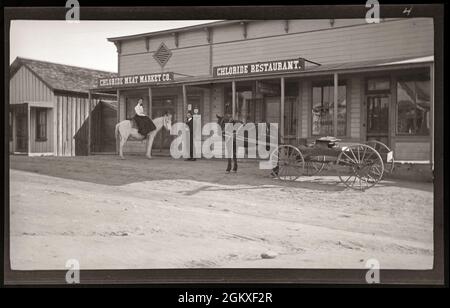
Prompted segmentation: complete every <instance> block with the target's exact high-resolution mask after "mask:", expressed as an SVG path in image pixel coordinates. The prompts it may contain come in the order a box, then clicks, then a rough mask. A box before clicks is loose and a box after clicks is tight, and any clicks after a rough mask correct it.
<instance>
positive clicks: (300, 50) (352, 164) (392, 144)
mask: <svg viewBox="0 0 450 308" xmlns="http://www.w3.org/2000/svg"><path fill="white" fill-rule="evenodd" d="M380 6H381V14H380ZM419 7H420V5H419ZM419 7H417V5H402V6H399V7H397V9H396V10H391V11H387V12H389V14H386V15H383V4H379V3H378V1H370V0H369V1H367V3H366V2H365V1H362V2H361V5H359V8H358V10H357V12H361V14H355V15H354V16H348V17H345V16H344V15H343V14H342V13H343V12H344V13H345V9H346V7H345V6H344V5H342V6H341V5H336V6H335V7H334V8H333V10H335V11H336V14H335V15H336V16H337V17H336V18H330V17H329V16H333V14H330V13H329V12H328V13H327V12H324V11H323V8H321V7H320V6H316V7H313V8H311V9H312V10H313V11H314V12H315V13H314V14H311V15H306V14H298V16H299V17H298V18H295V14H287V16H288V17H287V18H285V17H284V15H282V16H278V15H276V14H274V15H273V17H270V18H268V16H270V11H271V8H270V7H265V8H264V7H262V8H259V11H255V14H254V15H252V10H251V8H248V10H247V11H245V12H246V14H244V15H246V16H248V17H247V18H239V16H242V15H243V14H240V15H239V14H236V16H237V17H236V18H232V16H228V17H227V18H221V17H220V16H222V15H220V14H210V15H207V14H203V15H201V16H200V15H195V14H194V13H193V14H192V17H191V15H189V14H188V16H187V18H189V19H185V18H183V17H182V16H183V14H182V11H183V8H171V9H170V10H172V11H175V12H177V14H174V16H177V18H169V17H168V16H169V15H167V14H166V15H164V18H160V16H158V17H156V18H153V19H152V18H151V16H152V12H155V11H157V8H154V9H152V8H150V7H147V8H146V9H147V10H143V11H142V12H141V13H136V14H138V15H136V18H133V16H134V15H132V14H131V13H130V12H136V10H129V11H128V13H125V11H121V8H115V9H114V8H104V12H105V16H101V14H98V15H99V16H98V18H93V17H92V16H93V15H92V14H90V15H88V13H86V15H84V14H83V13H84V12H90V11H89V10H90V8H89V7H87V8H83V3H82V1H79V2H78V1H70V0H69V1H67V3H66V6H65V7H64V6H63V5H61V7H60V8H57V9H56V8H55V9H54V10H53V9H52V8H47V11H46V10H45V9H42V8H31V7H30V8H22V10H21V11H19V12H16V11H14V8H11V10H10V11H9V15H8V18H6V19H5V23H8V24H7V27H5V29H7V31H8V33H6V34H5V35H7V36H8V41H7V42H8V44H7V45H5V49H7V50H6V51H7V52H6V51H5V55H7V57H6V58H5V63H6V64H9V67H8V66H7V65H6V66H5V102H6V104H5V107H4V108H5V113H7V114H8V118H7V119H8V120H9V123H8V124H6V127H5V130H6V132H7V134H6V136H5V138H9V144H8V143H7V142H5V143H6V144H7V146H8V149H6V151H8V152H6V153H5V154H6V155H5V156H6V158H5V159H6V163H7V170H6V172H7V181H8V188H7V189H8V194H9V196H8V201H7V203H8V206H7V208H6V211H5V219H6V227H7V228H6V229H5V232H6V235H7V236H6V237H7V238H8V240H7V243H5V267H7V268H8V269H7V270H8V271H9V272H10V274H11V276H10V277H14V273H19V274H18V275H19V276H20V273H30V276H27V277H31V278H27V279H26V280H23V281H34V280H33V277H35V276H33V275H37V276H36V277H38V276H39V272H41V273H42V272H44V273H46V272H48V273H59V274H58V279H56V280H58V281H60V282H61V281H62V282H61V283H64V281H65V282H66V283H67V284H71V283H83V271H92V272H95V271H98V270H108V271H109V270H110V271H115V270H167V271H168V272H170V271H171V270H198V269H202V270H211V271H212V272H213V271H214V270H217V269H221V270H224V271H226V273H230V274H227V275H230V276H232V275H233V273H239V270H240V269H241V270H243V269H246V270H255V271H258V270H264V269H266V270H267V269H273V270H280V271H283V270H285V271H290V270H313V271H314V270H342V271H346V270H350V271H352V270H353V271H355V270H356V271H357V273H360V274H358V275H353V277H357V280H358V279H359V280H358V281H359V283H362V284H371V283H380V281H381V283H383V278H384V277H383V271H385V270H386V271H388V272H389V271H392V272H390V275H389V277H391V278H390V279H391V281H392V280H396V279H395V277H396V276H395V272H396V271H407V272H408V271H411V273H409V274H411V276H408V277H412V281H417V279H420V277H422V276H421V273H422V272H424V273H427V272H428V273H430V272H432V273H434V274H436V270H439V271H442V272H443V269H442V264H441V262H442V256H440V254H442V253H443V241H442V238H443V229H442V228H443V227H442V224H443V204H441V202H442V199H441V198H440V197H439V199H438V201H439V205H437V202H436V192H437V191H436V168H442V162H441V161H440V160H441V159H442V157H443V156H442V155H443V154H442V153H441V152H437V150H436V149H437V148H436V141H435V140H437V138H440V136H441V134H442V132H441V131H438V129H436V125H435V123H436V122H437V121H438V120H437V119H436V118H437V117H440V116H441V115H440V114H438V113H437V112H436V110H441V111H442V103H443V101H442V100H441V99H442V94H441V93H440V92H439V97H440V98H441V99H437V96H436V93H437V89H438V88H437V84H438V82H437V81H436V70H437V69H438V70H442V68H441V67H438V68H437V67H436V66H435V61H436V59H435V57H436V54H437V53H440V52H441V48H442V45H443V42H442V41H440V40H441V39H442V40H443V37H441V38H439V41H437V40H436V38H437V35H436V31H437V30H436V29H437V28H439V27H442V25H441V24H440V22H441V21H442V19H440V20H439V22H437V21H436V19H435V18H433V16H421V14H420V13H421V12H422V11H421V10H420V9H419ZM231 8H232V7H231ZM294 8H295V9H296V10H298V12H302V7H294ZM294 8H291V9H294ZM438 8H439V6H438ZM84 9H86V11H84ZM122 9H123V10H125V8H122ZM211 9H214V10H215V11H214V12H218V13H220V12H221V8H220V7H217V8H211ZM235 9H236V10H239V8H238V7H235ZM284 9H288V10H290V8H284ZM435 9H436V8H435ZM39 10H43V13H42V14H43V15H42V18H40V17H39V18H35V17H36V16H40V15H39ZM152 10H153V11H152ZM5 11H7V9H5ZM434 11H436V10H434ZM33 12H34V13H33ZM46 12H47V13H49V12H58V13H57V14H56V13H55V14H56V15H57V17H56V19H55V18H52V17H49V18H47V17H46V15H45V14H46ZM145 12H148V13H149V15H148V16H149V17H148V18H145V17H143V16H145V15H143V14H145ZM187 12H188V13H189V12H191V11H190V10H189V9H187ZM208 12H209V11H208ZM258 12H259V13H258ZM261 12H264V13H265V15H264V16H265V17H262V18H261V17H260V16H261ZM303 12H304V11H303ZM16 13H17V14H18V15H15V14H16ZM24 13H31V18H21V17H20V16H22V15H21V14H24ZM109 13H111V14H112V15H108V14H109ZM55 14H53V15H52V16H55ZM121 14H122V15H121ZM139 14H140V15H139ZM119 15H120V16H122V18H117V17H118V16H119ZM33 16H35V17H34V18H33ZM49 16H50V15H49ZM85 16H89V17H88V18H86V19H85ZM208 16H211V17H209V18H208ZM308 16H309V17H308ZM340 16H344V17H340ZM390 16H392V17H390ZM218 17H219V18H218ZM439 29H441V30H442V28H439ZM439 61H441V59H440V60H439ZM441 63H442V62H441ZM440 74H442V72H441V73H440ZM439 76H441V75H439ZM439 78H441V77H439ZM439 81H440V82H441V81H442V80H441V79H439ZM439 89H441V88H439ZM439 91H440V90H439ZM5 118H6V115H5ZM439 121H440V120H439ZM439 149H440V150H439V151H442V145H439ZM435 158H436V160H439V161H440V162H436V165H435ZM439 174H441V175H442V172H441V171H439ZM440 181H442V179H440ZM440 193H442V191H440ZM436 211H437V212H436ZM436 219H438V220H436ZM436 224H438V225H439V226H438V227H436ZM436 236H437V237H436ZM441 241H442V242H441ZM6 253H7V254H6ZM437 255H439V256H438V257H437V259H436V256H437ZM5 270H6V269H5ZM233 271H236V272H233ZM188 273H189V272H188ZM251 273H253V272H251ZM282 273H284V272H282ZM326 273H327V272H326V271H325V272H324V273H322V274H321V276H320V277H322V278H323V281H324V282H325V281H328V282H329V281H335V282H336V281H337V279H338V278H333V279H334V280H330V279H328V278H329V277H328V276H327V275H328V274H326ZM329 273H330V277H332V276H333V275H335V274H333V273H331V272H329ZM352 273H355V272H352ZM441 274H442V273H441ZM52 275H53V274H52ZM290 275H291V276H289V277H290V278H289V279H292V280H296V281H299V280H298V279H297V278H295V277H294V275H295V272H291V274H290ZM308 275H309V274H308ZM244 276H245V275H244ZM250 276H251V275H250ZM250 276H248V277H250ZM262 276H264V275H262ZM224 277H229V276H224ZM255 277H256V276H255ZM286 277H287V276H286ZM298 277H301V276H300V275H299V276H298ZM308 277H309V276H308ZM333 277H334V276H333ZM392 277H394V278H392ZM423 277H425V276H423ZM433 277H436V276H433ZM438 277H443V274H442V276H439V275H438ZM149 279H150V280H151V278H149ZM161 279H162V280H164V279H163V278H161ZM233 279H234V278H233ZM245 279H246V277H242V281H245ZM252 279H253V281H256V280H257V279H259V278H252ZM261 279H262V280H263V281H264V278H261ZM402 279H403V278H402ZM405 279H406V278H405ZM442 279H443V278H442ZM38 280H39V279H37V281H38ZM168 280H170V279H169V278H168ZM281 280H282V278H281ZM23 281H22V282H23ZM239 281H240V280H239ZM436 281H441V280H439V278H438V279H437V280H436V278H433V279H430V281H427V280H426V279H425V280H423V283H425V284H426V283H437V282H436ZM316 282H319V283H320V278H317V279H316ZM353 282H354V280H353ZM398 282H405V283H407V282H408V281H406V280H405V281H403V280H401V279H400V278H399V279H398ZM186 296H187V294H186Z"/></svg>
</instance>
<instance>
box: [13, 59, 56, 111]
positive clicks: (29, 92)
mask: <svg viewBox="0 0 450 308" xmlns="http://www.w3.org/2000/svg"><path fill="white" fill-rule="evenodd" d="M53 99H54V95H53V91H52V90H51V89H50V88H49V87H47V86H46V85H45V84H44V83H43V82H42V81H41V80H40V79H39V78H37V77H36V76H35V75H34V74H33V73H32V72H31V71H30V70H29V69H28V68H27V67H25V66H22V67H21V68H20V69H19V70H18V71H17V72H16V73H15V74H14V76H12V78H11V80H10V82H9V103H10V104H21V103H24V102H27V101H31V102H52V101H53Z"/></svg>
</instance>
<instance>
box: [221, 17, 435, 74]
mask: <svg viewBox="0 0 450 308" xmlns="http://www.w3.org/2000/svg"><path fill="white" fill-rule="evenodd" d="M233 29H234V28H233V27H230V28H229V29H228V30H227V31H229V32H233V31H234V32H233V33H235V32H239V30H237V29H234V30H233ZM214 37H215V39H217V33H215V36H214ZM233 38H234V36H230V39H231V40H232V39H233ZM215 42H217V40H215ZM330 51H331V52H330ZM433 52H434V48H433V22H432V20H431V19H425V18H417V19H406V20H399V21H390V22H384V23H380V24H364V25H360V26H352V27H344V28H336V29H330V30H322V31H314V32H306V33H299V34H289V35H282V36H276V37H268V38H264V39H253V40H242V39H240V40H239V41H235V42H230V43H223V44H214V45H213V66H218V65H226V64H235V63H246V62H254V61H264V60H275V59H283V58H295V57H304V58H307V59H310V60H312V61H316V62H319V63H322V64H329V63H340V62H353V61H363V60H373V59H387V58H395V57H408V56H411V57H415V56H423V55H430V54H433Z"/></svg>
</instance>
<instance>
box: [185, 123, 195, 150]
mask: <svg viewBox="0 0 450 308" xmlns="http://www.w3.org/2000/svg"><path fill="white" fill-rule="evenodd" d="M186 124H187V126H188V127H189V158H194V119H193V118H190V119H189V120H187V121H186Z"/></svg>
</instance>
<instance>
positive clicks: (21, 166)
mask: <svg viewBox="0 0 450 308" xmlns="http://www.w3.org/2000/svg"><path fill="white" fill-rule="evenodd" d="M225 168H226V161H225V160H207V159H198V160H197V161H195V162H190V161H184V160H182V159H173V158H171V157H154V158H153V159H151V160H149V159H147V158H145V157H143V156H137V155H136V156H135V155H129V156H128V157H127V159H125V160H121V159H119V158H118V157H117V156H112V155H94V156H77V157H27V156H16V155H11V156H10V169H15V170H21V171H26V172H33V173H37V174H43V175H48V176H53V177H60V178H64V179H70V180H76V181H83V182H91V183H96V184H103V185H112V186H120V185H126V184H131V183H137V182H143V181H160V180H174V179H176V180H195V181H203V182H207V183H210V184H213V185H214V184H220V185H247V187H245V188H238V187H236V188H233V187H231V188H220V187H215V186H212V185H205V186H202V187H200V188H196V189H195V190H192V191H186V192H183V193H185V194H186V195H192V194H195V193H197V192H198V191H200V190H209V191H214V190H241V189H247V190H248V189H251V187H248V186H249V185H251V186H253V187H255V188H258V189H261V188H262V187H261V186H267V188H270V186H274V185H275V186H277V187H280V186H281V187H293V188H305V189H311V190H320V191H342V190H345V189H346V188H345V186H343V185H342V184H341V183H340V181H339V178H338V177H336V176H324V177H321V176H314V177H300V178H299V179H298V180H297V181H295V182H284V181H279V180H277V179H273V178H272V177H271V176H270V175H269V171H268V170H260V169H259V168H258V162H256V161H243V162H240V163H239V170H238V172H237V173H229V174H227V173H226V172H225ZM378 185H380V186H396V187H399V186H401V187H411V186H413V188H416V187H415V186H417V188H418V189H423V190H428V191H429V190H431V189H432V187H431V185H426V187H424V185H421V183H410V182H405V181H396V180H388V181H383V182H381V183H379V184H378Z"/></svg>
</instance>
